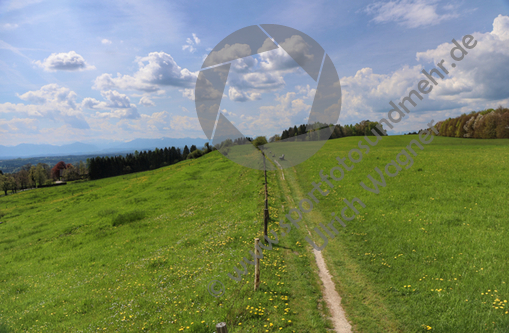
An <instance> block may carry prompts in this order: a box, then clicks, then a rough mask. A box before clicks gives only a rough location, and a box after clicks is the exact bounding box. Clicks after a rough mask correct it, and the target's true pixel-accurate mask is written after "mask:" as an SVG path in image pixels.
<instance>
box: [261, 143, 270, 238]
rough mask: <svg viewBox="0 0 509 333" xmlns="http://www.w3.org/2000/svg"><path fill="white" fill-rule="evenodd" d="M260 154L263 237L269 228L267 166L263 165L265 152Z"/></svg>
mask: <svg viewBox="0 0 509 333" xmlns="http://www.w3.org/2000/svg"><path fill="white" fill-rule="evenodd" d="M262 155H263V173H264V174H265V209H264V210H263V234H264V236H265V237H268V235H267V232H268V230H267V229H268V228H269V198H268V190H267V167H266V166H265V154H264V153H262ZM265 242H267V241H265Z"/></svg>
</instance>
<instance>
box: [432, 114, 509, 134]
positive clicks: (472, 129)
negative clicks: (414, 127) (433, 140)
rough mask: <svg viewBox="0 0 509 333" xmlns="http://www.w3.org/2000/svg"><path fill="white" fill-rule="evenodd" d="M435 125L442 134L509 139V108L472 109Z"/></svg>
mask: <svg viewBox="0 0 509 333" xmlns="http://www.w3.org/2000/svg"><path fill="white" fill-rule="evenodd" d="M435 127H436V128H437V129H438V131H439V133H440V134H439V135H441V136H449V137H456V138H477V139H508V138H509V109H508V108H503V107H502V106H499V107H498V108H497V109H487V110H483V111H472V112H470V113H469V114H462V115H461V116H459V117H456V118H449V119H447V120H444V121H439V122H438V123H437V124H436V125H435Z"/></svg>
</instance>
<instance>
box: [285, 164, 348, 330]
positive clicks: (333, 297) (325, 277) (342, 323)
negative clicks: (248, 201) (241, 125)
mask: <svg viewBox="0 0 509 333" xmlns="http://www.w3.org/2000/svg"><path fill="white" fill-rule="evenodd" d="M276 164H277V165H278V167H279V168H280V170H281V178H282V180H283V181H285V183H287V184H286V185H287V186H283V187H284V188H285V190H286V191H285V192H286V195H287V197H288V199H289V200H290V201H293V200H292V198H291V193H290V190H289V188H288V187H289V186H291V187H292V188H293V189H294V191H295V192H296V193H295V194H296V195H298V196H299V197H302V198H303V196H302V191H301V190H300V187H299V186H298V184H297V182H296V181H292V184H291V185H290V184H288V182H290V179H288V181H286V180H285V174H284V171H283V169H282V168H281V165H280V164H279V163H278V162H277V161H276ZM319 215H320V213H319V212H312V213H311V214H309V215H308V216H307V218H318V219H319V220H321V219H323V217H322V216H319ZM306 230H307V232H308V233H309V235H311V233H310V231H309V229H308V226H307V225H306ZM313 254H314V255H315V260H316V264H317V266H318V270H319V271H318V275H319V277H320V280H321V281H322V284H323V290H322V293H323V298H324V299H325V301H326V303H327V306H328V308H329V312H330V314H331V318H330V319H331V321H332V323H333V324H334V330H335V331H336V332H337V333H350V332H352V326H351V325H350V323H349V322H348V320H347V319H346V315H345V311H344V310H343V308H342V306H341V296H339V294H338V292H337V291H336V286H335V284H334V282H333V281H332V276H331V275H330V273H329V270H328V269H327V265H326V263H325V261H324V260H323V256H322V253H321V252H320V251H317V250H315V249H313Z"/></svg>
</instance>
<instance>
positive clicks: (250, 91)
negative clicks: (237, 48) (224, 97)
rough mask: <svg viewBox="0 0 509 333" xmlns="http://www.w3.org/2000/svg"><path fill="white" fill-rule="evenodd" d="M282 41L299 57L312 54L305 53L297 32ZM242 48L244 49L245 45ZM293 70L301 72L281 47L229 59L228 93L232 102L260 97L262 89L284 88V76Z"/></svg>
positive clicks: (306, 48)
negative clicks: (255, 55)
mask: <svg viewBox="0 0 509 333" xmlns="http://www.w3.org/2000/svg"><path fill="white" fill-rule="evenodd" d="M269 41H270V40H269ZM283 44H285V47H287V48H288V49H289V50H291V51H292V52H293V53H292V54H295V55H296V56H297V57H300V58H302V60H306V59H308V60H311V59H312V58H313V55H312V54H310V53H309V46H308V45H307V44H306V43H305V42H304V41H303V40H302V37H300V36H292V37H291V38H288V39H286V40H285V42H283ZM246 46H247V45H246ZM247 47H248V48H249V46H247ZM223 50H224V49H223ZM245 52H248V50H247V49H246V50H245ZM239 54H240V53H239ZM228 56H229V55H228ZM218 57H219V55H218ZM297 72H301V73H305V72H304V71H303V70H302V69H301V67H300V66H299V65H298V64H297V62H296V61H295V60H294V59H293V58H292V57H290V55H289V54H288V53H287V52H286V51H285V50H284V49H283V48H282V47H279V48H277V49H274V50H271V51H267V52H263V53H261V54H259V55H258V56H257V57H256V58H255V57H245V58H241V59H237V60H235V61H233V62H232V64H231V69H230V73H229V75H228V82H227V84H228V86H229V91H228V92H229V93H228V97H229V98H230V100H232V101H236V102H245V101H249V100H256V99H260V98H261V94H262V93H268V92H275V91H278V90H280V89H282V88H284V87H285V86H286V82H285V80H284V77H285V76H286V75H288V74H291V73H297Z"/></svg>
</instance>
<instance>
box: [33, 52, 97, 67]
mask: <svg viewBox="0 0 509 333" xmlns="http://www.w3.org/2000/svg"><path fill="white" fill-rule="evenodd" d="M34 63H35V64H37V65H38V66H40V67H41V68H44V70H45V71H48V72H52V71H84V70H90V69H95V67H94V66H91V65H89V64H87V63H86V62H85V59H83V57H82V56H81V55H79V54H77V53H76V52H74V51H70V52H68V53H52V54H51V55H50V56H49V57H48V58H46V59H44V60H43V61H39V60H38V61H35V62H34Z"/></svg>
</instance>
